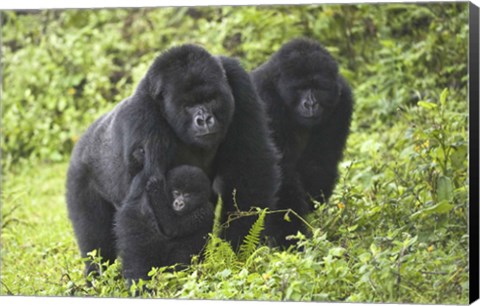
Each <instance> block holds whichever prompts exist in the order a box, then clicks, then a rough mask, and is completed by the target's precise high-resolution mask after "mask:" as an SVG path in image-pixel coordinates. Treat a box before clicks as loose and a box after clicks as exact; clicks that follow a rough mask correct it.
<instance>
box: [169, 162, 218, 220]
mask: <svg viewBox="0 0 480 306" xmlns="http://www.w3.org/2000/svg"><path fill="white" fill-rule="evenodd" d="M167 189H168V191H169V192H170V195H171V197H172V198H171V199H172V201H171V203H170V204H171V208H172V209H173V210H174V211H175V213H176V214H178V215H185V214H188V213H190V212H192V211H194V210H196V209H197V208H200V207H202V206H203V205H205V204H207V203H208V202H209V199H210V190H211V187H210V180H209V179H208V177H207V175H206V174H205V173H204V172H203V171H202V170H201V169H200V168H197V167H194V166H186V165H184V166H179V167H176V168H173V169H172V170H170V171H169V172H168V174H167Z"/></svg>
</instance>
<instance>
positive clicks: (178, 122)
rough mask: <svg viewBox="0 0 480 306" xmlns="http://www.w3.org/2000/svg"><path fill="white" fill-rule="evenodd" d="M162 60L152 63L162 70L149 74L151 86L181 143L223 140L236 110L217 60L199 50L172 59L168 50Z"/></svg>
mask: <svg viewBox="0 0 480 306" xmlns="http://www.w3.org/2000/svg"><path fill="white" fill-rule="evenodd" d="M161 60H162V61H161V62H158V63H156V64H155V65H156V66H158V67H161V69H160V68H158V70H161V71H162V72H163V73H162V75H160V76H154V77H152V80H153V81H152V82H153V83H154V84H153V85H152V87H153V90H154V92H155V100H157V101H160V103H161V105H162V108H163V113H164V116H165V119H166V120H167V122H168V123H169V125H170V126H171V127H172V128H173V130H174V132H175V134H176V135H177V137H178V138H180V140H181V141H182V142H183V143H186V144H189V145H194V146H198V147H201V148H207V149H208V148H212V147H215V146H216V145H218V144H219V143H220V142H221V141H222V140H223V139H224V137H225V134H226V132H227V130H228V127H229V125H230V122H231V121H232V117H233V113H234V109H235V102H234V99H233V95H232V89H231V88H230V86H229V84H228V82H227V78H226V76H225V71H224V69H223V67H222V65H221V64H220V62H219V60H218V59H217V58H215V57H213V56H211V55H210V54H209V53H208V52H206V51H205V50H201V49H195V52H185V53H182V52H179V53H178V54H175V57H174V58H170V54H168V53H167V54H165V55H164V56H163V57H162V58H161ZM153 70H154V71H155V70H157V69H153ZM180 72H181V73H180ZM166 76H168V77H166Z"/></svg>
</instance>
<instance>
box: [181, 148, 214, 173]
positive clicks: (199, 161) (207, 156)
mask: <svg viewBox="0 0 480 306" xmlns="http://www.w3.org/2000/svg"><path fill="white" fill-rule="evenodd" d="M216 152H217V150H216V148H215V149H202V148H196V147H192V146H185V145H179V146H178V147H177V150H176V154H175V156H174V159H173V165H172V168H174V167H177V166H181V165H191V166H196V167H198V168H200V169H202V170H203V171H204V172H205V174H206V175H207V176H208V177H209V178H212V176H213V175H214V173H213V172H214V171H213V161H214V158H215V154H216Z"/></svg>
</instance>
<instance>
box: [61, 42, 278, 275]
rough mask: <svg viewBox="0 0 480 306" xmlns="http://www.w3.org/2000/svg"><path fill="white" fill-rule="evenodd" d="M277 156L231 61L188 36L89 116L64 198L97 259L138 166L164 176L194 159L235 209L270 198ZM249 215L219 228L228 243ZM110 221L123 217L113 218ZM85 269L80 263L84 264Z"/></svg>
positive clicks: (244, 77) (106, 253)
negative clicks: (111, 103) (117, 98)
mask: <svg viewBox="0 0 480 306" xmlns="http://www.w3.org/2000/svg"><path fill="white" fill-rule="evenodd" d="M278 158H279V157H278V154H277V152H276V149H275V146H274V144H273V141H272V139H271V138H270V135H269V133H268V127H267V122H266V113H265V109H264V106H263V104H262V103H260V102H259V99H258V97H257V95H256V91H255V89H254V86H253V84H252V82H251V79H250V77H249V75H248V73H246V72H245V70H244V69H243V68H242V67H241V66H240V65H239V63H238V62H237V61H236V60H233V59H230V58H227V57H214V56H212V55H210V54H209V53H208V52H207V51H206V50H204V49H203V48H201V47H198V46H194V45H183V46H179V47H176V48H172V49H170V50H167V51H165V52H164V53H163V54H161V55H160V56H158V57H157V58H156V59H155V61H154V62H153V64H152V65H151V66H150V68H149V69H148V71H147V73H146V76H145V77H144V78H143V79H142V80H141V81H140V83H139V85H138V87H137V89H136V90H135V92H134V94H133V95H132V96H130V97H129V98H127V99H125V100H123V101H122V102H120V103H119V104H118V105H117V106H116V107H115V108H114V109H113V110H112V111H110V112H109V113H107V114H105V115H104V116H102V117H100V118H99V119H98V120H97V121H95V122H94V123H93V124H92V125H91V126H90V127H89V129H88V130H87V131H86V132H85V134H84V135H83V136H82V137H81V139H80V140H79V141H78V143H77V144H76V145H75V148H74V150H73V153H72V157H71V161H70V167H69V169H68V174H67V207H68V213H69V217H70V219H71V221H72V223H73V228H74V231H75V234H76V237H77V242H78V245H79V247H80V251H81V255H82V256H86V254H87V253H88V252H90V251H91V250H94V249H99V251H100V254H101V256H102V257H103V258H104V260H110V262H112V261H113V260H114V259H115V258H116V255H117V249H116V247H115V238H114V235H113V220H114V217H115V214H116V213H117V211H118V210H119V209H120V208H121V206H122V203H123V202H124V201H125V197H126V195H127V191H128V190H129V188H130V185H131V183H132V179H133V178H134V177H135V175H137V174H138V173H139V172H141V171H142V172H143V173H142V175H144V176H145V177H147V178H151V177H156V178H164V177H165V175H166V173H167V172H168V171H169V170H170V169H172V168H174V167H176V166H178V165H193V166H196V167H199V168H200V169H202V171H203V172H204V173H205V174H206V175H207V176H208V177H209V179H210V181H211V182H215V183H214V184H213V185H214V186H215V187H216V188H215V192H217V193H219V194H220V195H221V196H222V197H223V203H224V206H223V208H224V209H223V211H224V212H225V213H228V212H231V211H235V207H234V201H233V199H232V194H233V191H234V190H236V202H237V203H238V206H239V207H240V209H242V210H248V209H249V208H250V207H251V206H259V207H268V206H270V205H272V204H273V203H274V200H275V193H276V191H277V189H278V186H279V180H278V177H279V168H278V165H277V163H278ZM249 221H250V220H244V219H243V220H239V221H238V222H235V223H233V224H231V225H230V227H229V228H228V231H227V232H226V233H225V237H226V238H227V239H228V240H230V241H232V244H234V245H236V244H237V243H238V242H239V241H241V239H242V237H243V236H244V235H246V234H247V232H248V229H249V224H250V223H249ZM116 226H117V228H120V229H121V228H124V227H125V228H126V227H129V226H131V223H130V222H128V220H126V218H121V219H120V220H118V224H117V225H116ZM121 232H122V231H121V230H119V233H121ZM120 235H121V234H120ZM123 247H124V248H125V249H123V250H119V251H120V252H122V253H123V254H124V256H125V257H128V256H130V255H128V253H129V252H131V253H133V254H136V255H135V256H139V257H140V258H141V257H142V256H143V254H145V253H148V252H149V248H148V247H147V246H145V248H146V249H144V250H141V249H135V250H134V249H132V248H129V247H128V245H124V246H123ZM132 256H133V255H132ZM94 269H95V267H94V266H93V265H90V263H88V262H87V264H86V272H87V273H88V272H89V271H92V270H94Z"/></svg>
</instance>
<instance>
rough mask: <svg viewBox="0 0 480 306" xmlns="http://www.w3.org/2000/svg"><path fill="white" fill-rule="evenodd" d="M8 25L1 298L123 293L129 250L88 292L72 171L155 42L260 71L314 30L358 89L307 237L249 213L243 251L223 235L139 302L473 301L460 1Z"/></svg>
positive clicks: (116, 14)
mask: <svg viewBox="0 0 480 306" xmlns="http://www.w3.org/2000/svg"><path fill="white" fill-rule="evenodd" d="M2 22H3V24H2V39H3V45H2V54H3V68H4V70H3V82H4V89H5V90H4V94H3V99H2V105H3V114H2V127H1V128H2V130H1V133H2V139H1V148H2V172H3V177H2V209H1V214H2V223H1V224H2V232H1V240H0V242H1V257H2V258H1V259H2V261H1V286H0V290H1V294H2V295H6V294H14V295H42V296H43V295H75V296H86V295H94V296H116V297H122V296H123V297H126V296H130V295H131V292H130V291H129V290H128V289H127V288H126V286H125V283H124V279H123V278H121V277H120V265H121V263H120V262H119V261H116V262H115V263H113V264H111V265H109V266H105V267H104V268H105V270H104V273H103V274H102V276H101V277H100V278H99V279H92V282H93V284H92V286H91V287H87V286H86V284H85V280H84V278H83V276H82V269H83V263H82V259H81V258H80V257H79V254H78V250H77V246H76V243H75V239H74V236H73V230H72V228H71V225H70V222H69V220H68V217H67V214H66V208H65V199H64V192H65V189H64V184H65V173H66V168H67V165H68V159H69V155H70V152H71V149H72V147H73V145H74V143H75V141H76V140H77V139H78V137H79V136H80V135H81V133H82V132H83V131H84V130H85V129H86V127H87V126H88V125H89V124H90V123H91V122H93V120H94V119H96V118H97V117H98V116H99V115H101V114H102V113H104V112H106V111H108V110H110V109H111V108H112V107H113V106H114V105H115V104H116V103H118V102H119V101H120V100H121V99H123V98H125V97H127V96H128V95H130V94H131V92H132V91H133V89H134V88H135V86H136V84H137V83H138V81H139V80H140V78H141V77H142V76H143V74H144V73H145V71H146V69H147V67H148V65H149V64H150V63H151V61H152V60H153V58H154V57H155V56H156V55H157V54H158V53H159V52H160V51H162V50H164V49H165V48H168V47H170V46H173V45H178V44H181V43H186V42H192V43H198V44H201V45H203V46H204V47H206V48H207V49H208V50H209V51H210V52H212V53H214V54H225V55H230V56H236V57H238V58H240V59H241V61H242V63H243V65H244V66H245V68H247V69H252V68H253V67H255V66H256V65H258V64H259V63H261V62H262V61H264V60H265V59H266V58H267V57H268V56H269V55H270V54H271V53H272V52H274V51H275V50H276V49H277V48H278V47H279V46H280V45H281V44H282V43H284V42H286V41H287V40H289V39H290V38H293V37H296V36H309V37H312V38H315V39H318V40H319V41H320V42H322V43H323V44H324V45H325V46H326V47H327V48H328V49H329V50H330V51H331V53H332V54H333V55H334V56H335V58H337V59H338V61H339V62H340V65H341V68H342V73H343V74H344V75H345V76H346V77H347V79H348V80H349V82H350V84H351V85H352V88H353V89H354V93H355V97H356V108H355V113H354V119H353V123H352V134H351V136H350V138H349V140H348V144H347V149H346V152H345V158H344V160H343V162H342V164H341V173H342V174H341V178H340V180H339V183H338V185H337V188H336V190H335V193H334V195H333V196H332V198H331V199H330V201H329V203H325V204H320V203H317V207H318V209H317V210H316V212H315V213H313V214H312V215H311V216H309V218H308V220H307V221H308V222H309V225H310V226H312V227H313V229H314V230H313V235H312V237H310V238H304V237H299V238H300V243H299V247H301V248H302V249H303V251H301V252H300V251H298V250H297V249H295V248H293V249H290V250H288V251H279V250H275V249H270V248H268V247H266V246H263V245H261V244H260V245H259V244H258V233H259V232H260V231H261V230H262V228H263V222H262V218H263V217H262V216H264V214H265V213H266V212H264V211H256V212H255V213H257V214H258V215H259V216H260V217H261V218H259V221H258V222H257V223H256V226H255V227H254V228H252V229H251V231H250V233H251V234H250V235H249V240H248V242H246V243H245V244H244V246H243V248H241V249H240V250H239V252H237V253H235V252H234V251H233V250H232V249H231V248H230V246H229V244H227V243H225V242H224V241H222V240H221V239H219V238H218V237H217V236H216V235H215V234H213V235H212V237H211V240H210V242H209V244H208V246H207V248H206V251H205V260H204V261H203V262H199V260H198V258H194V260H193V265H192V266H191V267H190V268H189V269H187V270H184V271H179V272H175V273H171V272H168V271H166V269H165V268H160V269H153V270H152V272H151V275H152V276H153V280H152V281H150V282H147V284H146V286H147V288H149V289H151V290H148V291H145V292H142V296H145V297H150V296H152V297H169V298H196V299H205V298H207V299H248V300H252V299H255V300H296V301H349V302H397V303H400V302H410V303H446V304H459V303H467V302H468V292H469V289H468V285H469V284H468V260H467V259H468V252H469V251H468V234H467V212H468V176H467V169H468V149H467V146H468V143H467V133H468V112H467V110H468V103H467V81H468V74H467V46H468V4H467V3H449V4H444V3H428V4H382V5H372V4H366V5H310V6H288V7H287V6H277V7H269V6H262V7H211V8H208V7H206V8H160V9H128V10H127V9H116V10H71V11H60V10H55V11H53V10H52V11H42V12H2ZM474 204H475V205H476V203H474ZM288 217H289V218H295V217H296V216H295V215H294V214H288ZM92 256H93V257H94V259H95V260H98V257H97V256H95V254H92ZM137 288H140V287H137ZM135 289H136V287H133V288H132V290H135Z"/></svg>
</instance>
